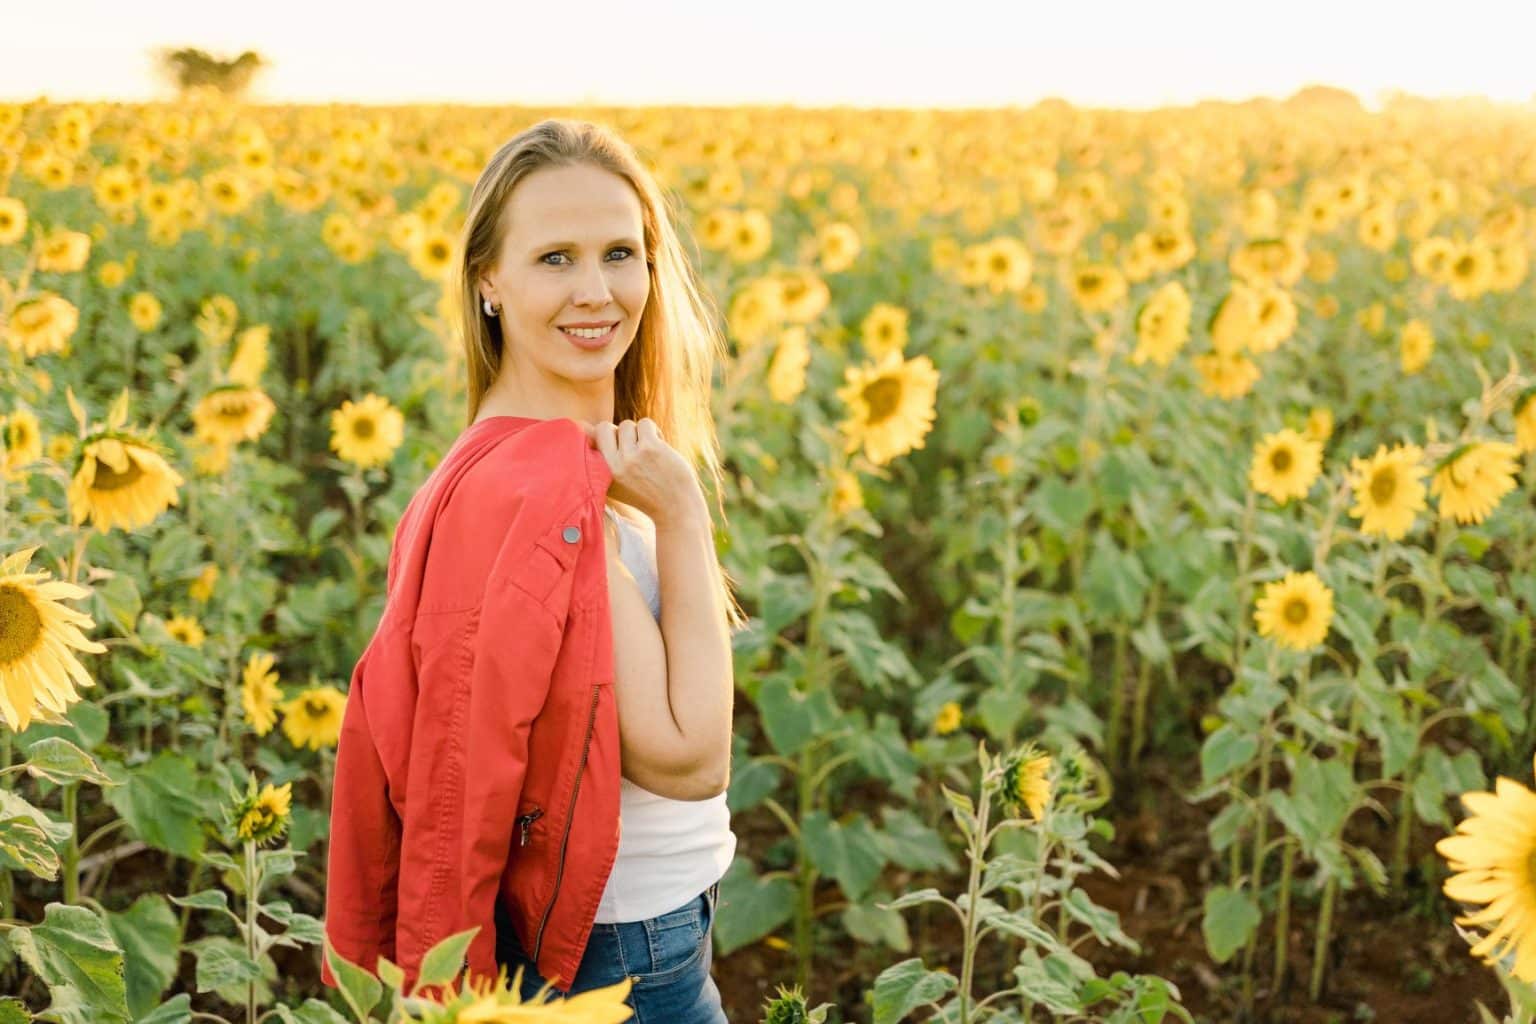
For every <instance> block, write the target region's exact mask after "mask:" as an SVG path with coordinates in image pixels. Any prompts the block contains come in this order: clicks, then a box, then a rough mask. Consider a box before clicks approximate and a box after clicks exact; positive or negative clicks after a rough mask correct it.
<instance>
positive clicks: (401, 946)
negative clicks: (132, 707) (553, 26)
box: [321, 120, 745, 1024]
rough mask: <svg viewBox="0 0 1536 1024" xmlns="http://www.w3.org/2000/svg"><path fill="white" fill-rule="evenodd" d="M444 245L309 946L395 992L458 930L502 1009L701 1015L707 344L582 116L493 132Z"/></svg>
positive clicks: (715, 339)
mask: <svg viewBox="0 0 1536 1024" xmlns="http://www.w3.org/2000/svg"><path fill="white" fill-rule="evenodd" d="M460 253H461V262H460V264H459V268H458V282H457V286H458V299H459V306H460V309H459V313H460V317H461V329H462V333H463V337H464V340H465V348H466V356H467V367H468V419H469V423H468V425H467V427H466V429H465V430H464V432H463V433H462V434H461V435H460V436H459V438H458V439H457V440H456V441H455V443H454V445H453V447H452V449H451V450H450V451H449V453H448V454H447V455H445V457H444V458H443V460H442V461H441V462H440V463H439V465H438V466H437V467H435V468H434V471H433V473H432V474H431V476H430V477H429V479H428V481H427V482H426V483H424V484H423V485H422V487H421V488H420V489H419V490H418V491H417V493H416V495H415V496H414V497H413V498H412V500H411V503H410V504H409V505H408V506H407V509H406V511H405V513H404V514H403V516H402V518H401V522H400V524H399V526H398V527H397V530H396V536H395V542H394V547H393V549H392V551H391V559H390V567H389V582H388V591H389V594H388V599H387V603H386V609H385V613H384V615H383V617H382V619H381V623H380V626H379V629H378V630H377V631H376V633H375V635H374V638H373V639H372V640H371V641H370V644H369V648H368V649H367V650H366V651H365V652H364V654H363V656H362V658H360V659H359V662H358V666H357V668H356V669H355V670H354V674H353V680H352V686H351V689H350V691H349V695H348V704H347V712H346V718H345V721H344V723H343V729H342V738H341V741H340V745H339V748H338V752H337V764H336V782H335V787H334V790H333V799H332V815H331V825H332V829H331V837H330V839H331V842H330V848H329V863H328V869H327V874H328V878H327V894H326V903H327V905H326V922H325V928H326V935H327V939H328V943H329V946H330V947H331V948H332V949H334V950H335V951H336V952H337V953H338V954H339V955H341V956H344V957H345V958H347V959H349V960H352V961H353V962H354V963H360V964H362V966H364V967H365V968H368V969H370V970H372V969H373V968H374V965H375V962H376V961H377V959H378V958H379V957H381V956H384V957H389V958H391V959H393V960H396V962H398V963H399V964H400V965H401V966H403V967H404V968H405V970H406V976H407V979H408V981H409V982H410V983H414V981H415V979H416V976H417V975H416V972H417V969H418V968H419V967H420V965H421V961H422V957H423V954H424V952H425V950H426V949H427V948H429V947H430V946H431V945H432V944H434V943H436V942H438V941H440V940H441V939H442V938H445V937H447V936H448V935H449V934H454V933H457V932H459V931H460V930H461V928H463V927H465V926H469V927H476V928H478V930H479V931H478V932H477V935H476V938H475V941H474V942H473V943H472V944H471V945H470V946H469V949H468V954H467V955H466V957H465V966H466V967H467V968H469V971H470V975H471V976H472V978H475V977H476V976H478V975H483V974H485V973H487V972H486V968H487V967H489V966H490V965H491V964H494V965H495V966H497V967H505V968H506V971H507V974H508V976H509V977H511V976H513V975H515V974H516V973H517V972H518V971H521V972H522V981H521V988H522V994H523V995H524V996H525V997H531V996H533V995H534V994H535V993H536V992H537V991H538V990H539V989H540V988H541V987H543V986H544V984H545V982H546V980H547V981H548V982H550V983H551V984H553V985H554V987H555V988H556V989H557V990H558V991H559V992H563V993H568V994H575V993H579V992H584V991H588V990H590V989H593V988H600V987H606V986H608V985H611V984H615V983H617V982H619V981H621V980H623V979H624V978H626V977H628V978H629V979H631V981H632V982H633V984H632V988H631V990H630V996H629V1001H630V1004H631V1005H632V1006H633V1007H634V1009H635V1018H634V1019H635V1020H637V1021H667V1022H675V1024H694V1022H699V1024H705V1022H708V1024H716V1022H720V1021H724V1020H725V1016H724V1014H723V1012H722V1010H721V1006H720V996H719V992H718V990H717V989H716V987H715V985H714V982H713V980H712V979H711V977H710V966H711V963H712V955H711V939H710V930H711V927H712V925H713V921H714V913H715V907H716V902H717V898H718V885H719V880H720V878H721V877H722V876H723V875H724V873H725V870H726V868H727V867H728V866H729V864H730V862H731V859H732V857H733V855H734V852H735V845H736V840H735V836H734V835H733V834H732V832H731V829H730V821H729V811H728V810H727V808H726V803H725V789H726V785H727V782H728V778H729V763H730V740H731V710H732V697H733V691H734V687H733V682H732V673H731V667H732V662H731V645H730V631H731V630H732V629H734V628H737V627H739V626H741V625H743V624H744V622H745V618H744V616H742V614H741V611H740V609H739V607H738V606H737V605H736V604H735V602H734V599H733V597H732V594H731V591H730V587H729V584H728V580H727V577H726V575H725V573H724V571H723V569H722V568H721V566H720V565H719V563H718V561H717V559H716V556H715V545H714V539H713V532H712V524H711V519H710V515H709V507H708V504H707V503H706V500H705V498H704V494H703V490H702V488H701V486H700V482H699V479H698V477H697V476H696V475H695V473H694V470H693V468H692V467H693V465H694V464H695V463H697V462H702V463H703V464H704V465H705V466H706V467H707V468H708V470H709V471H710V472H711V473H712V475H713V478H714V480H715V483H716V493H717V495H718V493H719V490H720V487H719V484H720V466H719V459H718V455H717V449H718V445H717V442H716V439H715V436H714V429H713V422H712V419H711V417H710V412H709V387H710V382H711V379H712V374H711V370H712V365H713V360H714V358H715V357H716V356H717V355H718V354H720V353H721V352H723V349H724V342H723V339H722V338H721V336H720V334H719V332H718V330H717V329H716V328H715V327H714V326H713V317H712V315H711V310H710V309H709V307H708V306H707V304H706V302H705V300H704V299H703V297H702V295H701V291H700V289H699V287H698V285H697V283H696V278H695V276H694V272H693V270H692V268H691V267H690V266H689V264H688V261H687V259H686V257H685V256H684V253H683V249H682V247H681V245H680V244H679V241H678V238H677V236H676V234H675V231H674V229H673V226H672V222H671V219H670V216H669V212H668V210H667V205H666V201H665V200H664V199H663V198H662V194H661V192H660V190H659V188H658V187H657V185H656V184H655V182H654V181H653V180H652V178H651V176H650V175H649V174H648V172H647V171H646V170H645V168H644V167H643V165H642V164H641V163H640V161H639V160H638V158H637V157H636V156H635V154H634V152H633V151H632V150H631V148H630V147H629V146H628V145H627V144H625V143H624V142H623V140H621V139H619V138H617V137H616V136H614V135H613V134H612V133H611V132H609V131H607V130H605V129H603V128H600V127H598V126H595V125H592V124H588V123H585V122H575V121H568V120H546V121H543V122H541V123H539V124H537V125H534V126H533V127H532V128H529V129H528V130H527V131H525V132H523V133H522V134H520V135H518V136H517V137H515V138H513V139H512V140H510V141H509V142H507V143H506V144H505V145H503V146H502V147H501V148H500V149H499V150H498V151H497V152H496V153H495V154H494V155H493V156H492V157H491V159H490V161H489V163H488V164H487V166H486V168H485V169H484V170H483V171H482V173H481V175H480V177H479V180H478V181H477V182H476V183H475V187H474V189H473V191H472V193H471V195H470V201H469V209H468V213H467V219H466V223H465V226H464V235H463V241H462V244H461V246H460ZM596 508H601V510H602V514H600V515H599V514H598V513H597V512H595V511H594V512H592V513H591V518H590V525H591V527H592V529H591V530H590V532H585V531H584V530H583V526H585V525H589V520H588V519H587V518H586V516H587V514H588V509H596ZM508 522H513V525H512V526H511V527H509V526H508V525H507V524H508ZM599 522H601V523H602V525H603V531H604V532H603V533H602V534H601V535H602V536H603V537H604V544H603V550H604V553H605V556H606V557H605V558H604V559H602V561H604V562H605V563H606V564H605V565H600V564H598V562H597V561H596V556H597V552H598V550H599V549H597V548H596V547H595V546H593V545H592V544H591V543H590V542H589V541H588V540H587V539H586V538H589V537H592V536H595V535H599V531H598V523H599ZM589 551H590V552H592V553H593V557H592V560H589V559H587V557H586V556H587V553H588V552H589ZM588 574H590V575H591V579H592V580H593V581H595V585H588V582H587V580H588ZM604 575H606V586H604V585H603V576H604ZM589 597H590V598H591V599H590V600H588V598H589ZM593 618H597V619H599V620H600V622H599V626H600V628H598V627H594V625H593V622H592V619H593ZM600 642H601V643H600ZM589 643H590V644H591V645H592V646H588V644H589ZM608 648H611V654H612V657H611V659H610V658H608V657H607V656H606V655H607V653H608ZM610 684H611V685H610ZM589 693H590V701H588V699H587V697H586V696H585V695H586V694H589ZM615 717H616V722H615V721H614V720H613V719H614V718H615ZM621 774H622V778H620V775H621ZM514 814H515V817H514ZM492 922H494V924H493V927H492V928H487V927H485V926H486V925H492ZM492 949H494V960H492V959H491V956H490V951H491V950H492ZM540 964H543V965H544V966H545V967H546V971H545V972H544V973H540V971H539V965H540ZM321 974H322V979H323V980H324V981H325V982H326V983H327V984H331V985H334V984H336V981H335V976H334V974H333V973H332V970H331V968H330V965H329V964H328V963H327V964H325V965H323V966H322V972H321ZM562 974H564V975H565V976H564V977H562V976H561V975H562Z"/></svg>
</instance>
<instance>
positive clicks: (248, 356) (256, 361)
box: [229, 324, 272, 388]
mask: <svg viewBox="0 0 1536 1024" xmlns="http://www.w3.org/2000/svg"><path fill="white" fill-rule="evenodd" d="M271 338H272V328H270V327H268V326H267V325H266V324H257V325H255V326H254V327H247V328H246V329H245V330H243V331H241V332H240V334H239V335H238V336H237V337H236V339H235V354H234V356H233V357H232V358H231V359H230V360H229V379H230V382H231V383H234V384H244V385H245V386H246V387H248V388H254V387H259V386H260V384H261V374H262V371H264V370H265V369H266V368H267V345H268V342H270V341H271Z"/></svg>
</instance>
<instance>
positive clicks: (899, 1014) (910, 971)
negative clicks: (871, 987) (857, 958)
mask: <svg viewBox="0 0 1536 1024" xmlns="http://www.w3.org/2000/svg"><path fill="white" fill-rule="evenodd" d="M957 984H959V982H958V981H957V980H956V978H955V976H954V975H953V974H950V973H948V972H940V971H930V970H929V969H928V968H927V967H925V966H923V961H922V960H921V959H919V958H918V957H913V958H912V959H910V960H903V961H901V962H900V963H896V964H892V965H891V966H889V967H887V968H886V969H885V970H883V971H881V972H880V976H879V977H877V978H876V979H875V1024H896V1022H897V1021H900V1020H903V1019H904V1018H905V1017H906V1016H907V1014H909V1013H911V1012H912V1011H913V1010H916V1009H917V1008H918V1007H920V1006H926V1005H927V1004H928V1003H936V1002H938V1001H939V1000H940V999H941V998H943V996H944V994H945V993H946V992H949V991H950V990H951V989H953V988H954V987H955V986H956V985H957Z"/></svg>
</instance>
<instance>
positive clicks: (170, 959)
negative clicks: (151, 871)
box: [107, 893, 181, 1017]
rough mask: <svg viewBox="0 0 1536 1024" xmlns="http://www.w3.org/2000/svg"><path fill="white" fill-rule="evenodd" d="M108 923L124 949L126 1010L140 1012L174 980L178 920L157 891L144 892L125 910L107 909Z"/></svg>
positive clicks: (151, 1006) (178, 944)
mask: <svg viewBox="0 0 1536 1024" xmlns="http://www.w3.org/2000/svg"><path fill="white" fill-rule="evenodd" d="M107 927H108V928H110V929H111V930H112V936H113V938H115V939H116V940H117V944H118V946H120V947H122V950H123V963H124V973H125V976H126V979H127V983H128V1010H129V1012H130V1013H132V1014H133V1015H134V1016H135V1017H139V1016H143V1015H144V1014H146V1013H148V1012H150V1011H151V1010H152V1009H154V1008H155V1007H156V1006H157V1005H159V1003H160V996H161V995H162V994H163V993H164V992H165V990H166V989H167V988H168V987H169V986H170V984H171V982H173V981H175V980H176V972H177V967H178V964H179V962H180V959H181V921H180V920H179V919H178V917H177V915H176V912H175V911H173V910H172V909H171V907H170V904H169V903H167V902H166V900H165V897H164V896H161V895H160V894H159V893H145V894H144V895H142V896H140V897H139V898H138V899H136V900H134V901H133V904H132V905H131V906H130V907H129V908H128V909H127V910H121V911H108V912H107Z"/></svg>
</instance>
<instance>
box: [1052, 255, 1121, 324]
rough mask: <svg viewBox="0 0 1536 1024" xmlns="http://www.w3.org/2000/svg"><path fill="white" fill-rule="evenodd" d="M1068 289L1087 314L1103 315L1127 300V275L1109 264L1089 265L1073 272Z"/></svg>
mask: <svg viewBox="0 0 1536 1024" xmlns="http://www.w3.org/2000/svg"><path fill="white" fill-rule="evenodd" d="M1067 287H1068V290H1069V291H1070V292H1071V293H1072V299H1073V301H1075V302H1076V303H1077V304H1078V306H1079V307H1080V308H1081V309H1083V310H1084V311H1085V312H1088V313H1103V312H1107V311H1109V310H1111V309H1114V308H1115V307H1116V306H1117V305H1119V304H1120V300H1122V299H1124V298H1125V292H1126V281H1125V275H1124V274H1122V273H1120V271H1119V270H1118V269H1117V268H1115V267H1114V266H1112V265H1110V264H1108V263H1089V264H1085V265H1084V266H1081V267H1078V268H1077V269H1075V270H1074V271H1073V272H1072V274H1071V275H1070V277H1069V278H1068V279H1067Z"/></svg>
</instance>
